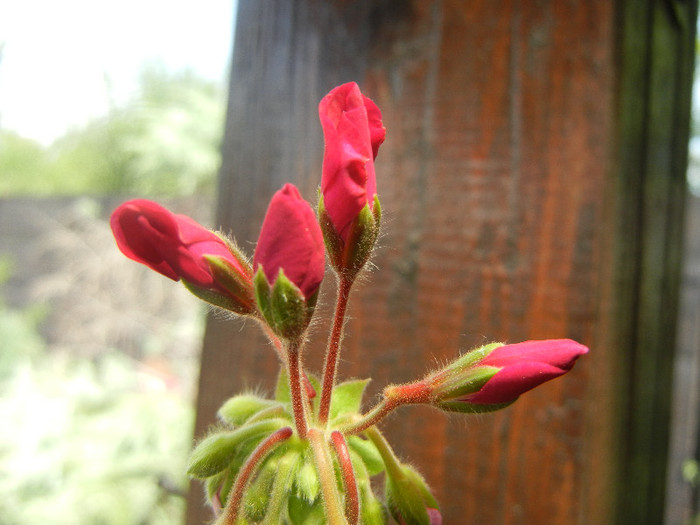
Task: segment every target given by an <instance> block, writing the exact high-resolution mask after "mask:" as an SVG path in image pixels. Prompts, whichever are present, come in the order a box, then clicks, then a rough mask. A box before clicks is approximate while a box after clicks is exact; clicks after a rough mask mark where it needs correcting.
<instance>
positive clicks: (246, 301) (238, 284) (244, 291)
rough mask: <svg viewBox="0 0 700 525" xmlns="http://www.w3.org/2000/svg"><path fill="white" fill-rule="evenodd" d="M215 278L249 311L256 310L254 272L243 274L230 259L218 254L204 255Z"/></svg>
mask: <svg viewBox="0 0 700 525" xmlns="http://www.w3.org/2000/svg"><path fill="white" fill-rule="evenodd" d="M203 257H204V260H206V261H207V264H208V265H209V271H210V272H211V275H212V277H213V278H214V280H215V281H216V282H217V283H218V284H219V285H220V286H222V287H223V288H225V289H226V291H227V292H228V293H229V294H231V296H232V297H233V298H234V299H235V300H236V301H238V302H239V303H240V304H241V308H245V309H246V310H247V311H248V312H249V313H253V312H254V311H255V297H254V292H253V283H252V282H251V277H252V274H241V272H240V271H239V270H237V269H236V268H235V267H234V266H233V265H232V264H231V263H230V262H229V261H228V260H226V259H225V258H223V257H220V256H218V255H204V256H203Z"/></svg>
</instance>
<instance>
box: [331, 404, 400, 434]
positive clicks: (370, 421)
mask: <svg viewBox="0 0 700 525" xmlns="http://www.w3.org/2000/svg"><path fill="white" fill-rule="evenodd" d="M397 406H399V403H397V402H396V400H394V399H387V398H384V399H382V400H381V401H380V402H379V403H377V404H376V405H375V406H374V407H373V408H372V410H370V411H369V412H367V413H366V414H364V415H362V416H361V418H360V419H358V420H357V421H354V422H352V423H351V424H349V425H346V426H344V427H341V428H339V429H338V430H340V431H341V432H342V433H343V434H345V435H348V436H349V435H353V434H359V433H360V432H362V431H364V430H366V429H368V428H369V427H371V426H374V425H376V424H377V423H378V422H379V421H380V420H381V419H382V418H384V416H386V415H387V414H388V413H389V412H391V411H392V410H394V409H395V408H396V407H397Z"/></svg>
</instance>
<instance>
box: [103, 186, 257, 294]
mask: <svg viewBox="0 0 700 525" xmlns="http://www.w3.org/2000/svg"><path fill="white" fill-rule="evenodd" d="M110 224H111V226H112V232H113V233H114V237H115V239H116V241H117V246H118V247H119V249H120V250H121V251H122V253H124V255H126V256H127V257H129V258H130V259H133V260H134V261H137V262H140V263H142V264H145V265H146V266H148V267H149V268H151V269H153V270H155V271H157V272H159V273H161V274H163V275H165V276H166V277H169V278H170V279H173V280H174V281H179V280H180V279H183V280H184V281H186V282H187V284H188V285H194V286H195V287H197V288H201V289H205V290H211V291H214V292H217V293H220V294H222V295H230V293H229V289H227V288H226V287H224V285H223V284H222V283H221V282H220V281H219V280H217V279H216V278H215V277H214V275H213V273H212V269H211V266H210V263H209V262H208V261H207V258H206V257H207V256H213V257H215V258H217V259H218V260H220V261H224V264H225V265H226V267H227V268H228V269H229V271H230V272H231V273H232V274H235V275H233V278H234V279H235V280H237V281H238V282H239V283H240V286H241V287H242V288H243V289H246V290H249V293H248V294H247V295H248V296H249V298H250V301H251V303H252V294H253V292H252V288H253V284H252V275H251V271H250V268H249V267H248V265H247V263H246V262H245V261H244V260H243V258H242V257H241V256H240V255H237V254H234V253H233V252H232V248H231V247H230V246H229V244H228V243H227V242H226V241H224V240H223V239H222V238H221V237H219V236H218V235H216V234H215V233H214V232H212V231H210V230H208V229H206V228H205V227H203V226H201V225H200V224H198V223H196V222H195V221H194V220H192V219H190V218H189V217H187V216H185V215H177V214H174V213H171V212H170V211H168V210H167V209H165V208H164V207H163V206H161V205H160V204H157V203H155V202H152V201H149V200H144V199H136V200H131V201H128V202H125V203H124V204H122V205H121V206H119V207H118V208H117V209H116V210H114V213H112V217H111V219H110ZM244 295H245V294H244ZM238 298H240V297H238Z"/></svg>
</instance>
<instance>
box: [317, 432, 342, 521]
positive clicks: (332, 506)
mask: <svg viewBox="0 0 700 525" xmlns="http://www.w3.org/2000/svg"><path fill="white" fill-rule="evenodd" d="M308 438H309V442H310V443H311V450H312V451H313V453H314V462H315V463H316V471H317V472H318V478H319V481H320V482H321V494H323V505H324V508H325V510H326V523H327V524H328V525H348V522H347V520H346V519H345V516H344V514H343V509H342V505H341V497H340V493H339V492H338V485H337V484H336V482H335V472H334V468H333V461H332V460H331V454H330V449H329V447H328V442H327V441H326V439H325V437H324V435H323V432H321V431H320V430H319V429H317V428H312V429H309V432H308Z"/></svg>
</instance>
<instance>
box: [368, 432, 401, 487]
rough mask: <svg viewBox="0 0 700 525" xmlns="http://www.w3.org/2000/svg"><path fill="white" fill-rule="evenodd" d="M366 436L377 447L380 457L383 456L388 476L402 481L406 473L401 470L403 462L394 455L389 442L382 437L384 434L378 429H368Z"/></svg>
mask: <svg viewBox="0 0 700 525" xmlns="http://www.w3.org/2000/svg"><path fill="white" fill-rule="evenodd" d="M365 436H367V437H368V438H369V439H370V440H371V441H372V443H374V446H375V447H377V451H378V452H379V455H380V456H382V460H383V461H384V466H385V467H386V470H387V472H388V474H389V475H390V476H391V477H392V478H394V479H402V478H403V477H404V473H403V470H402V468H401V462H400V461H399V460H398V458H397V457H396V454H394V451H393V450H392V448H391V445H389V442H388V441H387V440H386V438H385V437H384V436H383V435H382V433H381V432H379V430H378V429H377V427H369V428H368V429H366V430H365Z"/></svg>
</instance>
